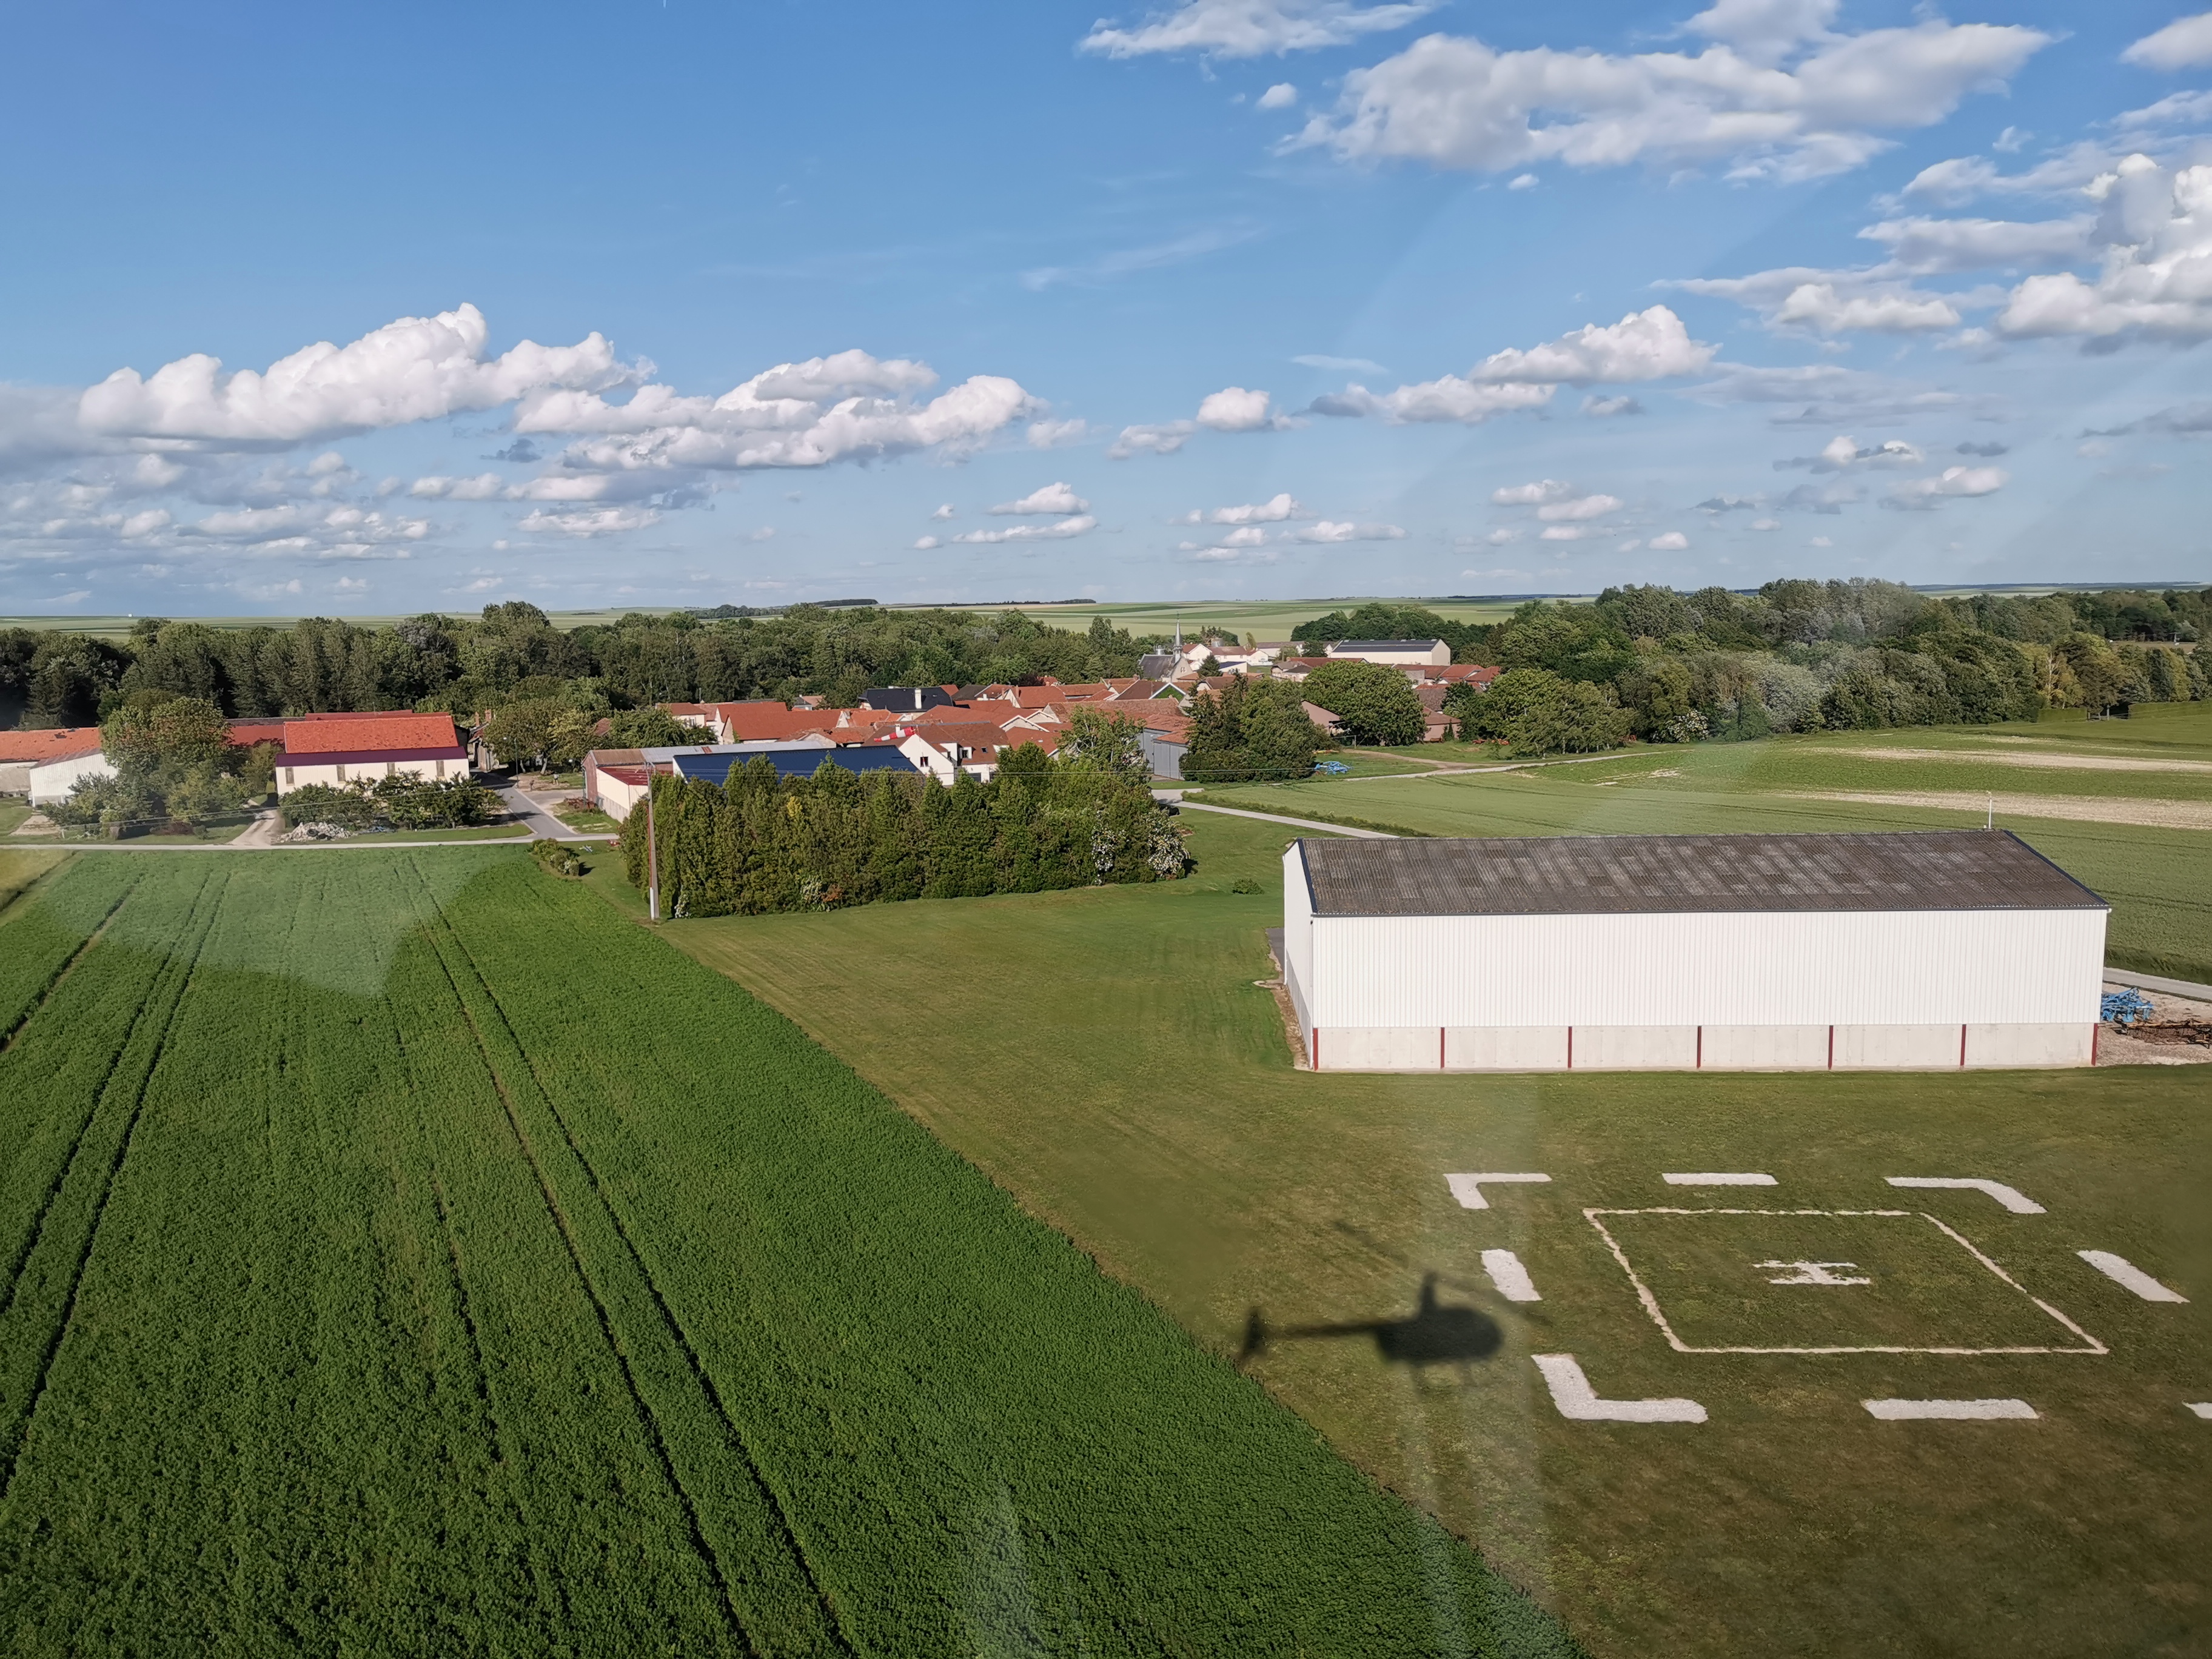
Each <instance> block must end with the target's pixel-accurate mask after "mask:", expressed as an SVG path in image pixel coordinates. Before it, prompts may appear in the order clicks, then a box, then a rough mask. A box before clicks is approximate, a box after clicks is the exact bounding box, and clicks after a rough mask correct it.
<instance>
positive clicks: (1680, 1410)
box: [1534, 1353, 1705, 1423]
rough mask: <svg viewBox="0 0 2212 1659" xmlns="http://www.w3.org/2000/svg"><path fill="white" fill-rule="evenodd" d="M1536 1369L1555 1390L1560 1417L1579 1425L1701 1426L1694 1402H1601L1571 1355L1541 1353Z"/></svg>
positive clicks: (1702, 1411) (1701, 1416) (1701, 1412)
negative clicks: (1651, 1424)
mask: <svg viewBox="0 0 2212 1659" xmlns="http://www.w3.org/2000/svg"><path fill="white" fill-rule="evenodd" d="M1534 1358H1535V1361H1536V1369H1537V1370H1540V1371H1541V1372H1543V1373H1544V1382H1545V1383H1546V1384H1547V1386H1548V1387H1549V1388H1550V1389H1551V1390H1552V1403H1553V1405H1554V1406H1556V1407H1559V1415H1560V1416H1562V1417H1565V1418H1571V1419H1573V1420H1574V1421H1576V1422H1577V1423H1702V1422H1704V1421H1705V1407H1703V1406H1700V1405H1699V1403H1698V1402H1697V1401H1694V1400H1601V1399H1599V1398H1598V1397H1597V1390H1596V1389H1593V1388H1592V1387H1590V1385H1589V1378H1588V1377H1586V1376H1583V1368H1582V1367H1581V1366H1580V1365H1578V1364H1576V1363H1575V1357H1574V1355H1572V1354H1571V1353H1540V1354H1537V1355H1535V1356H1534Z"/></svg>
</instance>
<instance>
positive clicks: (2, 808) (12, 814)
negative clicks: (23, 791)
mask: <svg viewBox="0 0 2212 1659" xmlns="http://www.w3.org/2000/svg"><path fill="white" fill-rule="evenodd" d="M30 816H31V803H30V802H28V801H27V800H16V799H12V798H9V799H0V836H4V835H6V834H8V833H9V831H10V830H11V829H14V828H15V826H16V825H17V824H19V823H21V822H22V821H23V820H24V819H25V818H27V817H30Z"/></svg>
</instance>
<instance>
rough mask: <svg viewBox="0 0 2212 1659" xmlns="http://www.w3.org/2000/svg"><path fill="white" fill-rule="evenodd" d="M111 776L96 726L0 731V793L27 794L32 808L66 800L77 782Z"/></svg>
mask: <svg viewBox="0 0 2212 1659" xmlns="http://www.w3.org/2000/svg"><path fill="white" fill-rule="evenodd" d="M114 775H115V768H114V767H113V765H112V764H111V763H109V761H108V759H107V757H106V756H105V755H103V754H102V753H101V752H100V728H99V727H98V726H54V727H52V728H49V729H47V730H46V731H39V732H0V794H10V795H28V796H29V797H30V798H31V805H33V806H50V805H54V804H56V803H57V802H60V801H64V800H67V799H69V793H70V790H72V789H74V788H76V786H77V785H78V784H80V783H83V782H88V781H91V780H93V779H94V778H112V777H113V776H114Z"/></svg>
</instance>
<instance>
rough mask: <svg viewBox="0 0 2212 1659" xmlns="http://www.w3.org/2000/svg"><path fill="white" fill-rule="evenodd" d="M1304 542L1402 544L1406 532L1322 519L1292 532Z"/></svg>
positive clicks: (1394, 526)
mask: <svg viewBox="0 0 2212 1659" xmlns="http://www.w3.org/2000/svg"><path fill="white" fill-rule="evenodd" d="M1291 534H1292V535H1293V536H1295V537H1297V539H1298V540H1300V541H1302V542H1319V543H1336V542H1401V541H1403V540H1405V539H1406V532H1404V531H1402V530H1401V529H1400V528H1399V527H1398V526H1396V525H1395V524H1353V523H1351V522H1349V521H1336V520H1328V519H1322V520H1320V521H1319V522H1317V523H1315V524H1310V525H1308V526H1306V527H1305V528H1304V529H1303V530H1295V531H1292V532H1291Z"/></svg>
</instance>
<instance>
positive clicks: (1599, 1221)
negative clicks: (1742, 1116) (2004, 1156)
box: [1583, 1183, 2112, 1354]
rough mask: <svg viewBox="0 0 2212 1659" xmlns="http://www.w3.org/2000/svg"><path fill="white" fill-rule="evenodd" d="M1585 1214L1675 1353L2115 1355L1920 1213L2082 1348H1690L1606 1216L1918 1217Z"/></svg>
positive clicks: (1889, 1213)
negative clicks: (1610, 1226)
mask: <svg viewBox="0 0 2212 1659" xmlns="http://www.w3.org/2000/svg"><path fill="white" fill-rule="evenodd" d="M1946 1184H1956V1183H1946ZM1636 1215H1668V1216H1876V1217H1882V1218H1895V1219H1911V1218H1914V1216H1915V1212H1913V1211H1911V1210H1685V1209H1680V1208H1676V1207H1668V1206H1662V1207H1657V1208H1652V1209H1644V1210H1613V1209H1602V1208H1598V1209H1586V1210H1584V1211H1583V1216H1584V1217H1585V1218H1587V1219H1588V1220H1589V1224H1590V1225H1591V1226H1593V1227H1595V1228H1596V1229H1597V1232H1598V1237H1601V1238H1602V1239H1603V1240H1604V1241H1605V1247H1606V1249H1607V1250H1609V1251H1611V1252H1612V1253H1613V1260H1614V1261H1618V1262H1619V1263H1620V1270H1621V1271H1622V1272H1623V1273H1626V1274H1627V1275H1628V1282H1629V1284H1630V1285H1632V1286H1634V1287H1635V1291H1636V1299H1637V1300H1638V1302H1640V1303H1641V1304H1643V1305H1644V1312H1645V1313H1647V1314H1649V1315H1650V1316H1651V1322H1652V1323H1653V1324H1655V1325H1656V1326H1657V1327H1658V1328H1659V1329H1660V1333H1661V1334H1662V1335H1664V1336H1665V1337H1666V1339H1667V1346H1669V1347H1671V1348H1673V1349H1674V1352H1677V1353H1796V1354H1816V1353H1942V1354H1984V1353H2093V1354H2102V1353H2109V1352H2112V1351H2111V1350H2110V1349H2109V1348H2107V1347H2106V1346H2105V1345H2104V1344H2103V1343H2102V1342H2100V1341H2099V1340H2097V1339H2096V1338H2095V1337H2093V1336H2092V1335H2090V1334H2089V1333H2088V1332H2087V1331H2085V1330H2083V1329H2082V1328H2081V1327H2080V1326H2079V1325H2077V1324H2075V1322H2073V1321H2072V1320H2071V1319H2069V1318H2068V1317H2067V1316H2065V1315H2064V1314H2063V1313H2061V1312H2059V1310H2057V1309H2056V1308H2054V1307H2052V1306H2051V1304H2049V1303H2048V1302H2045V1300H2044V1299H2043V1298H2042V1297H2039V1296H2036V1295H2034V1294H2033V1293H2032V1292H2031V1291H2029V1290H2028V1288H2027V1286H2026V1285H2022V1284H2021V1282H2020V1281H2019V1280H2018V1279H2015V1278H2014V1277H2013V1276H2012V1275H2011V1274H2010V1273H2007V1272H2006V1271H2005V1270H2004V1269H2003V1268H2002V1267H1999V1266H1998V1265H1997V1264H1996V1262H1995V1261H1992V1260H1990V1257H1989V1256H1988V1255H1985V1254H1984V1252H1983V1251H1981V1250H1980V1249H1977V1248H1976V1247H1975V1245H1974V1243H1973V1241H1972V1239H1970V1238H1968V1237H1966V1235H1965V1234H1964V1233H1962V1232H1960V1231H1958V1230H1957V1229H1956V1228H1955V1227H1951V1226H1948V1225H1946V1224H1945V1223H1943V1222H1942V1220H1940V1219H1938V1218H1936V1217H1935V1216H1932V1215H1929V1214H1927V1213H1926V1212H1919V1213H1918V1216H1917V1218H1918V1219H1920V1220H1922V1221H1925V1222H1928V1223H1929V1224H1930V1225H1933V1226H1934V1227H1936V1229H1937V1230H1938V1231H1941V1232H1942V1233H1943V1234H1944V1235H1945V1236H1946V1237H1948V1238H1950V1239H1951V1240H1952V1241H1953V1242H1954V1243H1957V1244H1958V1245H1960V1247H1961V1248H1962V1249H1965V1250H1966V1253H1967V1254H1968V1255H1971V1256H1972V1257H1973V1259H1974V1260H1975V1261H1978V1262H1979V1263H1980V1264H1981V1265H1982V1266H1983V1267H1985V1268H1987V1269H1988V1270H1989V1271H1990V1273H1993V1274H1995V1275H1996V1277H1997V1278H1998V1279H2001V1280H2002V1282H2003V1283H2005V1284H2006V1285H2009V1286H2010V1287H2011V1288H2012V1289H2014V1290H2015V1291H2019V1292H2020V1294H2021V1296H2023V1297H2027V1300H2028V1301H2029V1302H2030V1303H2032V1304H2034V1305H2035V1306H2036V1307H2037V1308H2039V1309H2041V1310H2043V1312H2045V1313H2046V1314H2048V1315H2049V1316H2051V1318H2052V1319H2054V1320H2056V1321H2057V1322H2058V1323H2059V1324H2060V1325H2061V1326H2063V1328H2065V1329H2066V1330H2067V1331H2068V1332H2069V1334H2072V1335H2074V1336H2076V1337H2079V1338H2080V1339H2081V1346H2079V1347H2053V1346H2048V1345H2045V1344H2021V1345H2017V1346H2015V1345H2007V1346H2002V1347H1968V1346H1964V1345H1960V1346H1929V1345H1925V1344H1917V1343H1916V1344H1853V1345H1848V1346H1846V1345H1843V1344H1838V1345H1835V1346H1828V1345H1825V1344H1824V1345H1822V1346H1817V1347H1815V1346H1788V1347H1782V1346H1775V1347H1767V1346H1747V1345H1729V1346H1692V1344H1690V1343H1687V1342H1685V1341H1683V1340H1682V1339H1681V1338H1680V1336H1679V1335H1677V1334H1675V1330H1674V1326H1673V1325H1672V1324H1670V1323H1668V1319H1667V1316H1666V1313H1665V1311H1664V1310H1662V1309H1661V1307H1660V1305H1659V1298H1658V1297H1656V1296H1655V1295H1654V1294H1653V1293H1652V1291H1651V1287H1650V1285H1647V1284H1645V1283H1644V1278H1643V1275H1642V1274H1640V1273H1638V1272H1637V1271H1636V1267H1635V1265H1634V1264H1633V1263H1632V1262H1631V1261H1629V1259H1628V1253H1627V1252H1626V1250H1624V1249H1622V1248H1621V1246H1620V1240H1619V1239H1617V1238H1615V1237H1613V1233H1612V1231H1610V1230H1609V1229H1608V1228H1607V1226H1606V1225H1605V1221H1604V1219H1603V1218H1605V1217H1607V1216H1636ZM1761 1265H1773V1264H1761ZM1782 1265H1784V1266H1796V1265H1797V1264H1796V1263H1784V1264H1782ZM1828 1265H1829V1266H1835V1265H1838V1264H1836V1263H1829V1264H1828ZM1797 1282H1800V1283H1808V1282H1811V1283H1817V1282H1819V1281H1817V1280H1814V1281H1806V1280H1800V1281H1797Z"/></svg>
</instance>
